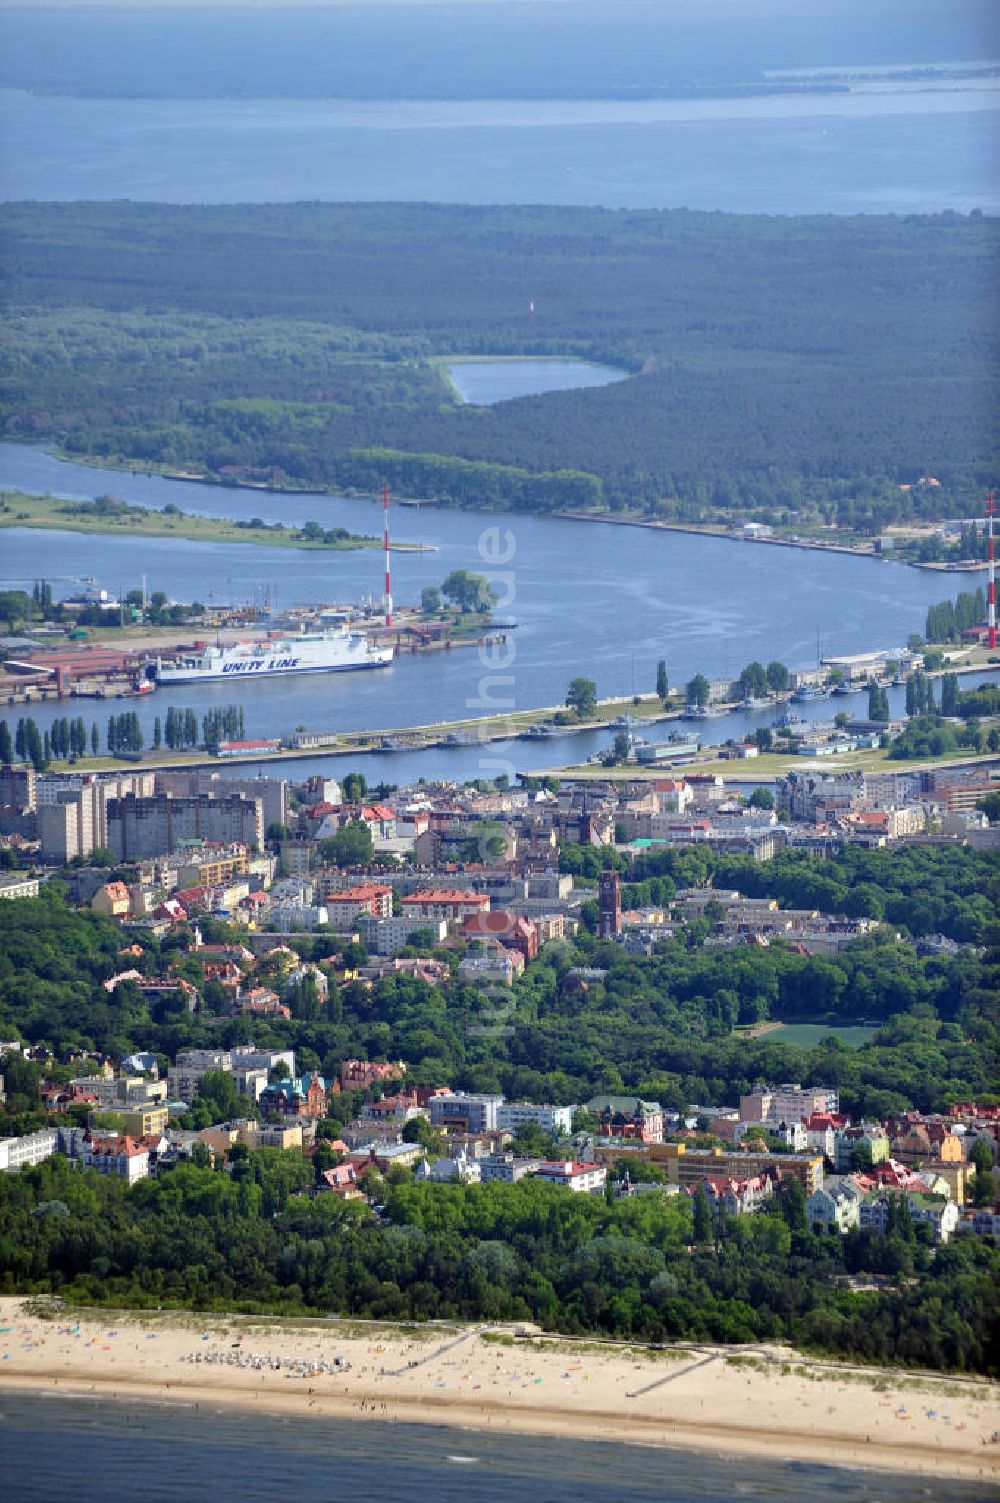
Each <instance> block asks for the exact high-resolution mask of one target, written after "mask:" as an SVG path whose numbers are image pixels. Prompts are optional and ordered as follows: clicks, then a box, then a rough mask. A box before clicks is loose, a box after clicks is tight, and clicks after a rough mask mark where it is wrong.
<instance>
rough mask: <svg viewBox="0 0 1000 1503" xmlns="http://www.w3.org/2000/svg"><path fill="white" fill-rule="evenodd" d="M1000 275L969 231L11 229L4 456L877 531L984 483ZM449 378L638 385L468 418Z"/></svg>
mask: <svg viewBox="0 0 1000 1503" xmlns="http://www.w3.org/2000/svg"><path fill="white" fill-rule="evenodd" d="M997 253H998V235H997V228H996V225H995V224H994V223H993V222H991V221H990V220H988V219H984V218H982V217H981V216H976V215H972V216H969V217H968V218H965V217H962V216H959V215H955V214H951V213H948V214H942V215H937V216H930V217H920V216H906V217H902V218H889V217H876V216H864V217H859V218H853V219H852V218H820V217H814V218H799V219H780V218H772V217H760V216H758V217H754V216H745V217H738V216H730V215H724V214H703V213H691V212H688V211H685V210H676V211H666V212H632V211H606V210H599V209H554V208H494V209H480V208H471V207H448V206H439V205H316V204H313V205H295V206H288V207H284V208H276V207H267V206H261V207H247V206H242V207H229V208H227V207H206V208H190V207H164V206H154V205H139V204H83V205H81V204H74V205H63V204H22V205H14V206H9V207H8V208H7V209H6V211H5V231H4V239H3V252H2V267H0V282H2V286H0V291H2V295H3V298H4V301H5V303H6V304H7V306H8V309H9V318H8V321H7V330H6V334H5V357H4V364H3V378H2V386H0V394H2V399H3V431H4V432H5V433H6V434H7V436H8V437H14V438H20V439H32V440H43V441H46V442H52V441H55V442H58V443H60V444H62V445H63V446H64V447H65V448H66V449H68V450H69V451H70V452H75V453H79V454H82V455H90V456H97V457H103V458H109V459H116V460H123V461H126V462H135V463H148V464H152V465H156V466H167V467H171V466H173V467H180V468H184V467H196V468H198V469H200V470H204V471H206V472H210V473H213V474H217V475H218V474H222V473H224V472H226V471H227V468H229V467H237V468H240V467H249V468H252V469H254V470H261V469H263V470H268V471H271V472H273V473H274V476H275V478H276V479H278V480H279V481H282V480H284V481H286V482H288V483H301V484H309V485H316V486H325V487H329V488H334V489H335V488H345V487H353V488H358V489H370V488H372V487H374V486H375V485H377V484H379V483H380V482H381V481H382V480H383V479H387V480H389V481H390V482H391V483H392V484H393V486H394V487H395V488H396V490H397V491H398V492H399V493H400V494H403V495H416V496H423V497H431V498H433V499H437V500H440V501H443V502H446V503H450V504H454V505H463V506H499V505H502V506H507V507H519V508H525V509H536V510H550V509H553V508H565V507H580V506H583V507H592V506H604V507H611V508H616V509H620V508H624V507H630V508H631V507H639V508H640V509H643V510H649V511H652V512H654V513H657V514H660V515H665V516H675V517H678V518H682V519H686V520H694V519H697V518H700V517H708V516H719V515H726V514H736V513H740V512H747V511H750V512H751V513H754V514H758V513H759V514H762V515H763V514H766V515H767V516H772V517H779V518H780V517H781V516H784V515H785V514H786V513H787V512H788V511H789V510H791V511H801V512H804V513H807V514H809V515H810V516H818V517H822V518H823V519H825V520H839V521H842V522H845V523H850V524H852V525H857V526H860V527H870V528H876V527H878V526H880V525H881V524H882V523H884V522H885V521H886V520H888V519H889V518H902V517H906V516H919V515H929V514H930V513H931V512H932V511H933V512H940V510H941V509H942V507H944V508H946V509H948V510H951V511H954V510H955V509H956V508H965V510H966V511H967V510H968V508H969V505H970V504H971V499H972V497H973V496H974V495H976V493H978V492H979V491H980V489H981V488H982V487H983V486H984V485H985V484H986V483H987V482H989V481H991V480H993V479H994V478H995V475H996V470H997V444H996V428H995V424H994V423H993V421H992V414H993V412H994V411H995V409H996V396H997V390H996V345H995V339H994V335H993V328H992V320H991V318H990V316H989V315H990V308H991V299H992V288H993V286H994V285H995V281H996V269H997V258H998V256H997ZM529 296H533V297H534V298H535V300H536V303H537V308H538V313H537V317H536V318H535V319H530V318H529V316H528V300H529ZM451 354H471V355H476V354H480V355H517V354H520V355H535V356H539V355H542V356H544V355H554V356H558V355H574V356H581V357H585V358H589V359H594V360H600V361H607V362H610V363H612V364H614V365H617V366H620V367H621V368H623V369H626V370H628V371H629V372H630V373H631V379H629V380H625V381H622V382H618V383H616V384H614V385H611V386H607V387H604V388H600V389H591V390H587V391H576V392H561V393H550V394H548V395H546V396H544V397H532V398H522V399H519V400H516V401H511V402H505V403H502V404H500V405H499V406H497V407H493V408H473V407H466V406H463V405H461V404H460V403H459V402H457V401H456V399H455V396H454V393H453V392H452V391H451V389H450V387H449V386H448V385H447V383H446V382H445V380H444V378H443V376H442V375H441V373H440V369H439V366H438V365H437V364H436V363H435V362H436V361H438V360H439V359H440V358H441V357H444V356H447V355H451ZM924 475H933V476H936V477H937V478H938V479H940V480H941V482H942V488H941V489H937V488H927V487H920V486H918V485H916V484H913V488H912V489H911V490H907V491H900V489H899V486H900V485H901V484H903V483H907V484H912V483H914V482H916V481H918V480H919V479H920V478H921V476H924Z"/></svg>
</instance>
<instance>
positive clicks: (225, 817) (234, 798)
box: [107, 793, 264, 861]
mask: <svg viewBox="0 0 1000 1503" xmlns="http://www.w3.org/2000/svg"><path fill="white" fill-rule="evenodd" d="M192 839H194V840H197V839H201V840H217V841H222V842H223V843H225V844H231V843H233V842H238V843H239V844H240V845H244V846H247V847H248V848H249V849H251V850H256V849H257V848H258V847H260V846H262V845H263V844H264V810H263V805H262V803H261V800H260V799H259V798H247V797H246V795H245V794H242V793H226V794H222V795H221V796H216V795H213V794H208V793H201V794H196V795H193V796H191V797H183V796H181V797H177V796H174V795H173V794H169V793H160V794H156V795H154V796H153V797H151V798H145V797H136V796H135V795H134V794H128V795H126V796H124V797H121V798H113V799H110V800H109V801H108V805H107V845H108V848H109V849H110V850H111V851H112V852H113V853H114V855H115V857H116V858H117V859H118V860H119V861H131V860H135V859H138V858H141V857H144V856H158V855H164V854H166V852H168V851H173V850H176V849H177V847H178V846H179V845H180V843H181V842H182V841H184V840H192Z"/></svg>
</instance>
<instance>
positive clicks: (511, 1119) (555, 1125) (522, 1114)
mask: <svg viewBox="0 0 1000 1503" xmlns="http://www.w3.org/2000/svg"><path fill="white" fill-rule="evenodd" d="M577 1110H578V1108H577V1107H575V1106H536V1105H534V1103H533V1102H530V1101H505V1102H503V1104H502V1105H501V1106H498V1107H497V1114H496V1125H497V1127H498V1128H501V1129H502V1130H504V1131H506V1132H516V1131H517V1129H518V1128H519V1127H521V1126H522V1124H523V1123H525V1122H534V1123H535V1125H536V1126H537V1127H540V1128H541V1130H542V1132H548V1133H569V1132H572V1131H573V1113H574V1112H575V1111H577Z"/></svg>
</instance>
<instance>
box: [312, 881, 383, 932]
mask: <svg viewBox="0 0 1000 1503" xmlns="http://www.w3.org/2000/svg"><path fill="white" fill-rule="evenodd" d="M326 909H327V912H328V914H329V915H330V923H331V924H352V923H353V922H354V920H355V919H358V918H361V917H366V916H371V917H372V918H392V888H391V887H383V886H382V885H381V884H380V883H378V882H365V883H363V884H361V885H360V886H358V887H342V888H341V889H340V890H339V891H338V892H334V893H331V895H330V896H329V897H328V898H327V900H326Z"/></svg>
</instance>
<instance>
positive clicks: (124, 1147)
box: [83, 1135, 149, 1185]
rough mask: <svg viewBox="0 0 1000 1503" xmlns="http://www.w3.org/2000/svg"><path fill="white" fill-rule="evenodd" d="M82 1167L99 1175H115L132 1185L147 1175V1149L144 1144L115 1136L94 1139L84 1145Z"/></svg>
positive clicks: (132, 1139)
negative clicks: (95, 1171)
mask: <svg viewBox="0 0 1000 1503" xmlns="http://www.w3.org/2000/svg"><path fill="white" fill-rule="evenodd" d="M83 1165H84V1168H85V1169H96V1170H97V1171H98V1173H99V1174H117V1175H118V1176H119V1178H120V1179H123V1180H125V1181H126V1182H127V1183H128V1184H130V1185H134V1184H135V1182H136V1181H137V1180H140V1179H145V1178H146V1176H147V1175H148V1174H149V1149H148V1147H147V1146H146V1144H145V1142H143V1141H141V1140H137V1139H135V1138H129V1137H118V1136H117V1135H115V1136H113V1137H107V1138H104V1137H102V1138H94V1139H92V1140H91V1141H89V1142H87V1143H85V1144H84V1148H83Z"/></svg>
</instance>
